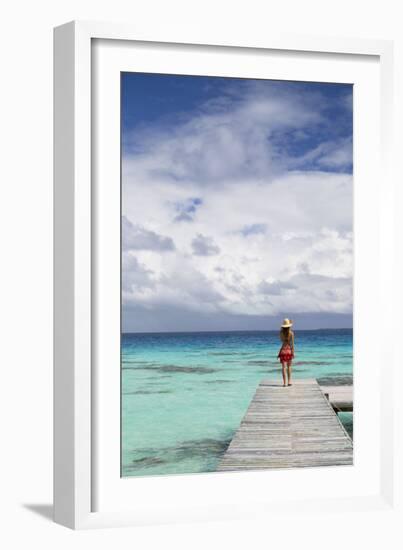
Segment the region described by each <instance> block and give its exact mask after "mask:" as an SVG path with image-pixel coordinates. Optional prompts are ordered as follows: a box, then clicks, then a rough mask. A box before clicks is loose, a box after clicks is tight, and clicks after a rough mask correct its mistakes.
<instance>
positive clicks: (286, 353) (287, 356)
mask: <svg viewBox="0 0 403 550" xmlns="http://www.w3.org/2000/svg"><path fill="white" fill-rule="evenodd" d="M278 358H279V359H280V361H281V362H282V363H289V362H290V361H292V360H293V359H294V354H293V352H292V349H291V346H288V345H286V346H284V347H283V348H282V349H281V350H280V353H279V354H278Z"/></svg>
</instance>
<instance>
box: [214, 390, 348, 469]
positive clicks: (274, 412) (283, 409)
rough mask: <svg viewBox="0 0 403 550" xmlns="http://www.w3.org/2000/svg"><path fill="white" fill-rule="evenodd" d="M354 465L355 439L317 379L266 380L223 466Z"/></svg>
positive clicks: (298, 466) (220, 465)
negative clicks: (290, 383) (289, 381)
mask: <svg viewBox="0 0 403 550" xmlns="http://www.w3.org/2000/svg"><path fill="white" fill-rule="evenodd" d="M337 392H338V395H337V396H336V397H340V396H341V395H342V391H341V390H339V389H338V390H335V391H334V390H333V389H332V390H330V391H329V393H330V394H331V395H334V394H335V393H337ZM351 396H352V393H351ZM351 464H353V443H352V441H351V439H350V437H349V435H348V434H347V432H346V430H345V429H344V427H343V425H342V424H341V422H340V421H339V419H338V417H337V414H336V413H335V412H334V410H333V407H332V404H331V402H330V401H328V400H327V398H326V397H325V395H324V393H323V391H322V389H321V387H320V386H319V384H318V383H317V381H316V380H315V379H304V380H296V381H294V382H293V385H292V386H288V387H283V386H282V385H281V383H279V382H278V381H274V380H262V382H261V383H260V384H259V386H258V388H257V390H256V393H255V395H254V397H253V399H252V401H251V403H250V405H249V408H248V410H247V412H246V414H245V416H244V418H243V420H242V422H241V424H240V426H239V428H238V430H237V431H236V433H235V434H234V437H233V439H232V441H231V443H230V445H229V447H228V449H227V451H226V452H225V454H224V456H223V458H222V459H221V461H220V463H219V465H218V470H219V471H225V470H227V471H228V470H259V469H268V468H302V467H314V466H339V465H351Z"/></svg>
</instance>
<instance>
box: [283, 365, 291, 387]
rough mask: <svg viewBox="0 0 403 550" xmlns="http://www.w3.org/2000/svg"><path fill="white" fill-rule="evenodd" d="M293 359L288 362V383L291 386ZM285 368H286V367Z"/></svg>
mask: <svg viewBox="0 0 403 550" xmlns="http://www.w3.org/2000/svg"><path fill="white" fill-rule="evenodd" d="M291 366H292V363H291V361H290V362H289V363H287V375H288V385H289V386H291ZM284 370H285V369H284Z"/></svg>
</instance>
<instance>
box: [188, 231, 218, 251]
mask: <svg viewBox="0 0 403 550" xmlns="http://www.w3.org/2000/svg"><path fill="white" fill-rule="evenodd" d="M192 249H193V254H195V255H196V256H216V255H217V254H219V253H220V249H219V247H218V246H217V245H216V244H215V243H214V241H213V239H212V238H211V237H207V236H206V235H202V234H201V233H198V234H197V235H196V237H194V239H193V240H192Z"/></svg>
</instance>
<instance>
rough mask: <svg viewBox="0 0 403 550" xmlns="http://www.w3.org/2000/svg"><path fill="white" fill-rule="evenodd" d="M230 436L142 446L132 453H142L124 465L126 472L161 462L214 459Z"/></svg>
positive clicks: (220, 453)
mask: <svg viewBox="0 0 403 550" xmlns="http://www.w3.org/2000/svg"><path fill="white" fill-rule="evenodd" d="M230 441H231V438H226V439H224V440H219V439H213V438H203V439H191V440H187V441H182V442H181V443H179V444H178V445H175V446H170V447H163V448H161V449H158V450H156V449H151V448H143V449H138V450H136V451H134V452H133V454H134V455H137V456H138V455H143V456H140V457H139V458H133V459H132V460H131V462H130V463H129V464H127V465H125V466H124V470H125V471H126V472H135V471H136V470H140V469H144V468H145V469H146V468H152V467H154V466H160V465H162V464H172V463H174V464H175V463H178V462H181V461H184V460H191V459H194V458H197V459H206V460H215V459H216V458H219V457H220V456H221V455H222V454H223V453H224V452H225V451H226V449H227V448H228V445H229V444H230ZM144 455H145V456H144Z"/></svg>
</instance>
